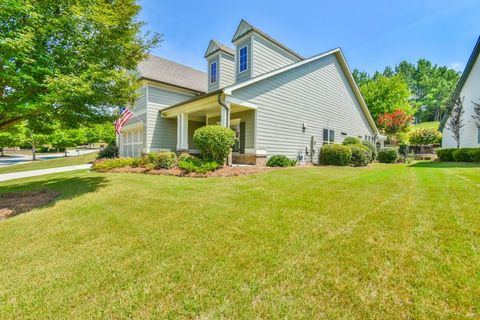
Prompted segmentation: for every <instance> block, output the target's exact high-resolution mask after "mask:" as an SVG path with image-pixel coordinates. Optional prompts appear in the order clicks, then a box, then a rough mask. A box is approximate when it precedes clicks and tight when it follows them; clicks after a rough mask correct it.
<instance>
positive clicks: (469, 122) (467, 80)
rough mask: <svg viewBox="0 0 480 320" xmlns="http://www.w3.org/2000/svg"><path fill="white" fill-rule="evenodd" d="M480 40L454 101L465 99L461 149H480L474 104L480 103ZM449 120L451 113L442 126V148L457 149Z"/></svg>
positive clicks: (479, 131)
mask: <svg viewBox="0 0 480 320" xmlns="http://www.w3.org/2000/svg"><path fill="white" fill-rule="evenodd" d="M479 57H480V38H478V41H477V44H476V45H475V48H474V49H473V52H472V55H471V56H470V59H469V60H468V63H467V66H466V67H465V70H464V71H463V74H462V77H461V78H460V81H459V82H458V85H457V88H456V89H455V92H454V96H453V99H456V98H458V97H460V98H461V99H463V107H464V110H465V113H464V114H463V117H462V119H463V124H464V127H463V128H462V129H461V132H460V147H461V148H475V147H480V121H478V120H475V118H474V117H473V115H474V104H473V102H476V103H480V58H479ZM448 119H449V113H447V114H446V115H445V117H444V118H443V120H442V123H441V124H440V131H442V134H443V139H442V148H456V147H457V142H456V141H455V139H454V138H453V135H452V132H451V131H450V130H449V129H448V126H447V125H446V124H447V122H448Z"/></svg>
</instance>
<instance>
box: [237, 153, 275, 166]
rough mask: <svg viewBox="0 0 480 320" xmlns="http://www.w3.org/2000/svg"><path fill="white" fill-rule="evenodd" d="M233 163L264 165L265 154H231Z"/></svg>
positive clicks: (265, 160)
mask: <svg viewBox="0 0 480 320" xmlns="http://www.w3.org/2000/svg"><path fill="white" fill-rule="evenodd" d="M232 161H233V164H247V165H260V166H264V165H265V164H266V162H267V158H266V156H258V155H255V154H233V155H232Z"/></svg>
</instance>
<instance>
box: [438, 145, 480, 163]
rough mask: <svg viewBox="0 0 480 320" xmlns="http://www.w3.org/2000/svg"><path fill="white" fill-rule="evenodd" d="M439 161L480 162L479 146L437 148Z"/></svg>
mask: <svg viewBox="0 0 480 320" xmlns="http://www.w3.org/2000/svg"><path fill="white" fill-rule="evenodd" d="M436 153H437V157H438V160H439V161H455V162H480V148H460V149H453V148H448V149H437V150H436Z"/></svg>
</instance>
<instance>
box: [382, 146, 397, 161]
mask: <svg viewBox="0 0 480 320" xmlns="http://www.w3.org/2000/svg"><path fill="white" fill-rule="evenodd" d="M397 160H398V151H397V149H395V148H383V149H380V151H379V152H378V161H380V162H382V163H395V162H397Z"/></svg>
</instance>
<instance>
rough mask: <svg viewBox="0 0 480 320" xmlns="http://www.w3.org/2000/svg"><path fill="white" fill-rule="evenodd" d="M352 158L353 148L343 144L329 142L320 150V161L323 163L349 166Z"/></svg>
mask: <svg viewBox="0 0 480 320" xmlns="http://www.w3.org/2000/svg"><path fill="white" fill-rule="evenodd" d="M351 159H352V149H351V148H350V147H348V146H344V145H341V144H327V145H324V146H323V147H322V149H321V150H320V163H321V164H323V165H333V166H348V165H349V164H350V160H351Z"/></svg>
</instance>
